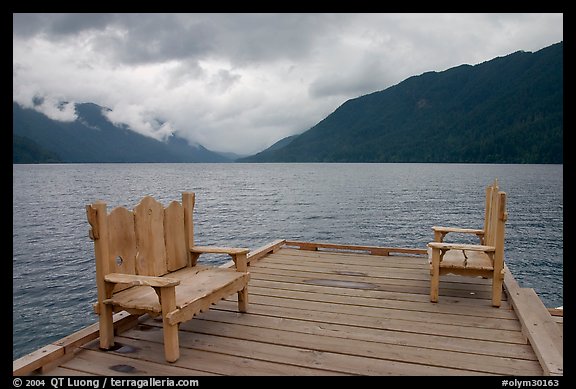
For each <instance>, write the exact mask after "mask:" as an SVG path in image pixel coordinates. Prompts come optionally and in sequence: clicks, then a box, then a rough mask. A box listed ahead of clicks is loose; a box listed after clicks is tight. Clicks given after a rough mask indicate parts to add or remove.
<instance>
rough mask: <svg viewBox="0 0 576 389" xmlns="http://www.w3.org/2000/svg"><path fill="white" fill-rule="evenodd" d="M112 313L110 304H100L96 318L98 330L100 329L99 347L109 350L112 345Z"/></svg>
mask: <svg viewBox="0 0 576 389" xmlns="http://www.w3.org/2000/svg"><path fill="white" fill-rule="evenodd" d="M113 314H114V312H113V309H112V306H111V305H108V304H100V315H99V318H98V322H99V331H100V348H101V349H104V350H109V349H110V348H111V347H112V346H114V321H113V319H112V315H113Z"/></svg>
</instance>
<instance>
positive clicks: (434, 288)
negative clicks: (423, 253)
mask: <svg viewBox="0 0 576 389" xmlns="http://www.w3.org/2000/svg"><path fill="white" fill-rule="evenodd" d="M439 288H440V250H432V263H431V271H430V301H431V302H433V303H437V302H438V294H439V292H438V290H439Z"/></svg>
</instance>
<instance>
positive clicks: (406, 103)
mask: <svg viewBox="0 0 576 389" xmlns="http://www.w3.org/2000/svg"><path fill="white" fill-rule="evenodd" d="M282 141H284V139H283V140H281V141H279V142H277V143H276V144H274V145H273V146H271V147H270V148H268V149H266V150H264V151H262V152H260V153H258V154H255V155H253V156H250V157H247V158H242V159H239V160H238V161H239V162H458V163H563V42H560V43H557V44H554V45H551V46H549V47H546V48H544V49H542V50H539V51H537V52H535V53H530V52H522V51H519V52H516V53H513V54H510V55H507V56H504V57H498V58H495V59H493V60H490V61H486V62H484V63H481V64H478V65H474V66H471V65H461V66H457V67H454V68H451V69H448V70H446V71H442V72H427V73H424V74H422V75H419V76H413V77H410V78H408V79H406V80H404V81H402V82H401V83H399V84H397V85H394V86H391V87H389V88H387V89H385V90H382V91H379V92H374V93H371V94H369V95H365V96H361V97H358V98H355V99H351V100H348V101H346V102H345V103H344V104H342V105H341V106H340V107H339V108H338V109H336V110H335V111H334V112H333V113H332V114H330V115H329V116H327V117H326V118H325V119H323V120H322V121H320V122H319V123H318V124H316V125H315V126H314V127H312V128H310V129H309V130H307V131H305V132H303V133H302V134H300V135H298V136H295V137H294V138H290V139H289V141H286V142H285V143H284V144H281V145H279V143H280V142H282Z"/></svg>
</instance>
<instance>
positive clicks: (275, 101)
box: [13, 13, 563, 154]
mask: <svg viewBox="0 0 576 389" xmlns="http://www.w3.org/2000/svg"><path fill="white" fill-rule="evenodd" d="M562 40H563V15H562V14H495V13H491V14H341V13H339V14H316V13H304V14H14V15H13V99H14V101H16V102H18V103H20V104H21V105H23V106H25V107H34V106H35V108H36V109H38V110H40V111H42V112H44V113H45V114H47V115H48V116H50V117H52V118H54V119H58V120H73V119H74V118H75V113H74V109H73V106H72V105H71V104H65V103H66V102H93V103H96V104H99V105H102V106H105V107H108V108H111V109H112V110H113V111H112V112H111V113H110V114H109V119H110V120H111V121H113V122H115V123H125V124H128V125H129V126H130V127H132V129H133V130H135V131H138V132H141V133H144V134H146V135H150V136H153V137H155V138H157V139H162V138H163V137H166V136H167V135H169V134H171V133H177V134H178V135H180V136H182V137H185V138H186V139H188V140H189V141H191V142H196V143H200V144H202V145H203V146H205V147H207V148H209V149H211V150H216V151H226V152H235V153H239V154H252V153H255V152H258V151H260V150H262V149H264V148H266V147H268V146H270V145H271V144H272V143H274V142H275V141H277V140H279V139H281V138H283V137H285V136H288V135H292V134H296V133H300V132H303V131H305V130H307V129H309V128H310V127H312V126H313V125H315V124H316V123H318V122H319V121H320V120H322V119H323V118H324V117H326V116H327V115H329V114H330V113H331V112H333V111H334V110H335V109H336V108H338V106H340V105H341V104H342V103H344V102H345V101H346V100H348V99H350V98H354V97H358V96H361V95H364V94H368V93H371V92H375V91H379V90H383V89H386V88H388V87H390V86H392V85H395V84H398V83H399V82H401V81H403V80H404V79H406V78H408V77H410V76H413V75H418V74H422V73H423V72H426V71H431V70H433V71H442V70H446V69H448V68H451V67H454V66H458V65H461V64H464V63H465V64H471V65H474V64H477V63H481V62H484V61H487V60H490V59H492V58H494V57H497V56H503V55H507V54H510V53H513V52H515V51H518V50H524V51H537V50H540V49H542V48H544V47H546V46H549V45H551V44H554V43H557V42H560V41H562ZM40 101H41V102H42V104H41V105H38V102H40ZM34 102H36V105H35V103H34Z"/></svg>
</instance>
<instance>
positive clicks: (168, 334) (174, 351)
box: [160, 287, 180, 362]
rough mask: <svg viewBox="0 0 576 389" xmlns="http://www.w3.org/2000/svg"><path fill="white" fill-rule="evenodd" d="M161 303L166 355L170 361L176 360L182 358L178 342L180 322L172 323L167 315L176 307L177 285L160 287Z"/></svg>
mask: <svg viewBox="0 0 576 389" xmlns="http://www.w3.org/2000/svg"><path fill="white" fill-rule="evenodd" d="M160 304H161V305H162V328H163V332H164V356H165V358H166V361H168V362H176V361H177V360H178V358H180V345H179V342H178V324H170V322H169V321H168V318H167V317H166V315H167V314H168V313H170V312H172V311H173V310H175V309H176V290H175V287H167V288H160Z"/></svg>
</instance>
